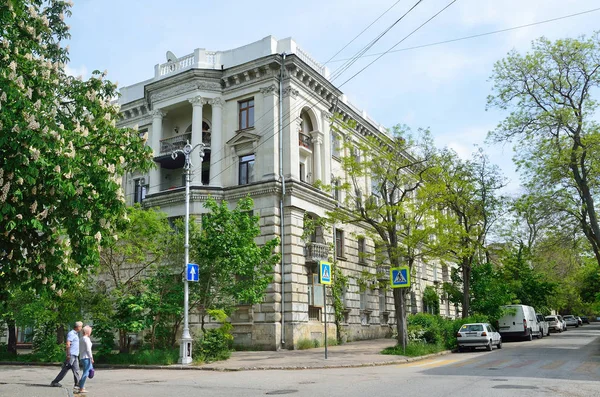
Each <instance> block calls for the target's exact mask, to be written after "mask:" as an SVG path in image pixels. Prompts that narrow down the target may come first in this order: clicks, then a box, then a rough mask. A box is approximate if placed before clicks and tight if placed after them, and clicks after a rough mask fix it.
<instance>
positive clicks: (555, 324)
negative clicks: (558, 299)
mask: <svg viewBox="0 0 600 397" xmlns="http://www.w3.org/2000/svg"><path fill="white" fill-rule="evenodd" d="M545 320H546V323H547V324H548V331H554V332H563V323H562V321H560V320H559V319H558V317H557V316H546V318H545Z"/></svg>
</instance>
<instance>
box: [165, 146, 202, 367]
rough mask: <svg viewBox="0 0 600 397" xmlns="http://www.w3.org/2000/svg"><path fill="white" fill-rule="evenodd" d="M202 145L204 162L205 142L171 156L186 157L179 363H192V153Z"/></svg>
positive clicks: (175, 152)
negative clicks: (189, 285) (189, 315)
mask: <svg viewBox="0 0 600 397" xmlns="http://www.w3.org/2000/svg"><path fill="white" fill-rule="evenodd" d="M197 147H200V153H199V155H200V164H202V160H203V158H204V149H206V148H207V146H205V145H204V144H203V143H199V144H197V145H196V146H192V145H190V142H189V141H188V142H187V143H186V145H185V146H184V147H183V149H177V150H173V152H172V153H171V157H172V158H173V160H175V159H176V158H177V156H178V155H179V154H183V156H184V157H185V162H184V166H183V169H184V172H185V245H184V248H185V264H184V272H185V273H186V274H185V277H184V278H183V283H184V284H183V285H184V289H183V333H182V335H181V343H180V346H179V364H191V363H192V336H191V335H190V327H189V321H188V311H189V296H190V292H189V288H188V277H187V267H188V263H189V260H190V244H189V239H190V225H189V223H190V179H191V175H190V174H191V166H192V161H191V155H192V152H193V151H194V150H195V149H196V148H197ZM200 184H202V176H200Z"/></svg>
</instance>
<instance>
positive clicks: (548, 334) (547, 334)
mask: <svg viewBox="0 0 600 397" xmlns="http://www.w3.org/2000/svg"><path fill="white" fill-rule="evenodd" d="M546 336H550V328H548V333H546Z"/></svg>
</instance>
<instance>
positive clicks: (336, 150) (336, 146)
mask: <svg viewBox="0 0 600 397" xmlns="http://www.w3.org/2000/svg"><path fill="white" fill-rule="evenodd" d="M340 146H341V145H340V138H339V136H338V135H337V134H333V133H332V134H331V155H332V156H333V157H340V152H341V149H340Z"/></svg>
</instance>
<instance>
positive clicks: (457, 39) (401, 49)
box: [329, 8, 600, 63]
mask: <svg viewBox="0 0 600 397" xmlns="http://www.w3.org/2000/svg"><path fill="white" fill-rule="evenodd" d="M596 11H600V8H594V9H591V10H587V11H582V12H578V13H575V14H569V15H564V16H561V17H556V18H552V19H546V20H543V21H538V22H532V23H528V24H525V25H519V26H513V27H510V28H505V29H500V30H493V31H491V32H486V33H479V34H474V35H471V36H464V37H458V38H456V39H450V40H443V41H436V42H433V43H427V44H422V45H417V46H413V47H405V48H399V49H397V50H392V51H386V52H379V53H375V54H366V55H363V56H362V58H369V57H375V56H378V55H385V54H386V53H394V52H402V51H410V50H416V49H419V48H425V47H433V46H436V45H441V44H448V43H454V42H457V41H463V40H469V39H475V38H478V37H484V36H490V35H493V34H498V33H504V32H508V31H511V30H516V29H523V28H528V27H531V26H535V25H542V24H544V23H549V22H555V21H560V20H561V19H567V18H572V17H576V16H579V15H585V14H589V13H592V12H596ZM349 59H352V58H348V59H335V60H332V61H329V63H335V62H343V61H347V60H349Z"/></svg>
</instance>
